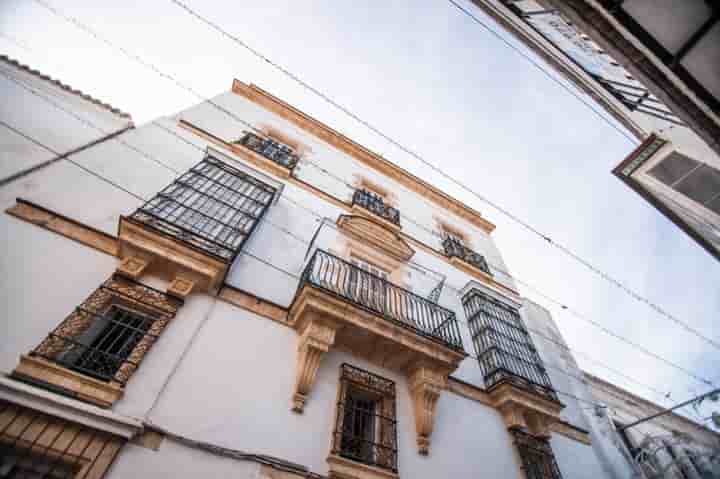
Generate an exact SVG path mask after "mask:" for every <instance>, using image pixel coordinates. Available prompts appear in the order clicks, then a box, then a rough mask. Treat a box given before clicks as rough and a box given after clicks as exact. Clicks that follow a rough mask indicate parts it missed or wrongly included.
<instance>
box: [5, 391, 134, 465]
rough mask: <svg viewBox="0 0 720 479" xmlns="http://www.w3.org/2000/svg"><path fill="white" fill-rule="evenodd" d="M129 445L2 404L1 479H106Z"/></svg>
mask: <svg viewBox="0 0 720 479" xmlns="http://www.w3.org/2000/svg"><path fill="white" fill-rule="evenodd" d="M123 443H124V441H123V440H122V439H120V438H119V437H116V436H113V435H111V434H109V433H105V432H102V431H98V430H95V429H91V428H89V427H86V426H83V425H80V424H77V423H73V422H70V421H67V420H64V419H60V418H57V417H54V416H50V415H48V414H44V413H41V412H39V411H35V410H33V409H28V408H25V407H22V406H19V405H17V404H14V403H11V402H7V401H4V400H0V478H2V479H5V478H7V479H11V478H12V479H40V478H44V479H75V478H86V477H88V478H89V477H102V475H103V474H104V473H105V472H106V470H107V469H108V467H109V466H110V464H111V463H112V461H113V460H114V458H115V456H116V455H117V452H118V451H119V449H120V447H121V446H122V444H123Z"/></svg>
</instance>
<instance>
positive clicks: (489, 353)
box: [463, 289, 557, 400]
mask: <svg viewBox="0 0 720 479" xmlns="http://www.w3.org/2000/svg"><path fill="white" fill-rule="evenodd" d="M463 307H464V308H465V314H466V315H467V317H468V324H469V327H470V334H471V335H472V339H473V344H474V346H475V352H476V353H477V355H478V361H479V363H480V369H482V371H483V376H484V380H485V386H486V387H488V388H491V387H493V386H494V385H496V384H498V383H501V382H504V381H511V382H514V383H516V384H518V385H520V386H521V387H523V388H525V389H529V390H531V391H534V392H537V393H539V394H541V395H543V396H546V397H548V398H550V399H553V400H557V395H556V394H555V391H554V389H553V387H552V384H551V383H550V378H549V377H548V375H547V371H546V370H545V367H544V366H543V362H542V360H541V359H540V355H539V354H538V352H537V350H536V349H535V346H534V344H533V342H532V339H531V338H530V334H529V333H528V332H527V329H526V328H525V325H524V324H523V321H522V319H521V318H520V314H519V313H518V311H517V310H516V309H515V308H513V307H511V306H508V305H506V304H503V303H502V302H500V301H498V300H496V299H495V298H493V297H491V296H489V295H486V294H483V293H481V292H480V291H478V290H476V289H473V290H471V291H469V292H468V293H467V294H465V296H464V297H463Z"/></svg>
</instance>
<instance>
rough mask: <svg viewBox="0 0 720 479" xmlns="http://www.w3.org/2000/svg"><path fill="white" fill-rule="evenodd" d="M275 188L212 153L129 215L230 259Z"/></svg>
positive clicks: (179, 238) (267, 202) (256, 220)
mask: <svg viewBox="0 0 720 479" xmlns="http://www.w3.org/2000/svg"><path fill="white" fill-rule="evenodd" d="M274 194H275V189H274V188H273V187H271V186H269V185H267V184H265V183H263V182H262V181H259V180H258V179H256V178H254V177H252V176H250V175H248V174H247V173H244V172H242V171H240V170H238V169H236V168H233V167H232V166H230V165H228V164H226V163H223V162H222V161H220V160H218V159H217V158H214V157H212V156H208V157H206V158H205V159H204V160H202V161H201V162H200V163H198V164H197V165H195V166H194V167H193V168H191V169H190V170H189V171H188V172H186V173H185V174H183V175H182V176H180V177H179V178H177V179H176V180H175V181H173V182H172V184H170V185H168V186H167V187H165V189H163V190H162V191H161V192H159V193H158V194H157V195H155V197H154V198H152V199H151V200H150V201H148V202H147V203H145V204H144V205H143V206H142V207H140V208H139V209H138V210H137V211H135V213H133V214H132V216H131V217H130V218H131V219H132V220H135V221H138V222H140V223H143V224H145V225H147V226H150V227H152V228H153V229H155V230H158V231H160V232H162V233H165V234H168V235H170V236H172V237H173V238H175V239H177V240H180V241H183V242H185V243H188V244H189V245H191V246H192V247H194V248H197V249H200V250H202V251H203V252H205V253H209V254H211V255H213V256H216V257H218V258H220V259H221V260H223V261H227V262H231V261H232V260H233V259H234V258H235V256H236V255H237V254H238V253H239V252H240V250H241V249H242V246H243V244H244V242H245V240H246V239H247V238H248V237H249V236H250V234H251V233H252V231H253V229H254V228H255V226H256V225H257V223H258V221H259V220H260V219H261V218H262V216H263V214H264V213H265V211H266V210H267V207H268V205H269V204H270V202H271V201H272V198H273V195H274Z"/></svg>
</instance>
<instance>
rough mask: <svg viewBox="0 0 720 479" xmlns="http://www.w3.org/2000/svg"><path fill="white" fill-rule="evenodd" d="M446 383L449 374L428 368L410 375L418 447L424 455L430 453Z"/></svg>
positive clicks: (421, 368)
mask: <svg viewBox="0 0 720 479" xmlns="http://www.w3.org/2000/svg"><path fill="white" fill-rule="evenodd" d="M446 383H447V374H442V372H440V371H438V370H437V369H434V368H431V367H428V366H421V367H417V368H414V369H413V370H411V372H410V374H409V381H408V387H409V388H410V397H412V401H413V410H414V412H415V430H416V433H417V446H418V452H419V453H420V454H422V455H427V454H428V452H429V451H430V436H432V432H433V428H434V426H435V410H436V406H437V401H438V398H439V397H440V392H441V391H442V390H443V389H445V386H446Z"/></svg>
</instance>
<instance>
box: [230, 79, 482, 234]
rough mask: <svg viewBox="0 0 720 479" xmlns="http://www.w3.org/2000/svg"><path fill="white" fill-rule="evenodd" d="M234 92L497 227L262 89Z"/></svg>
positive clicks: (242, 87) (463, 214)
mask: <svg viewBox="0 0 720 479" xmlns="http://www.w3.org/2000/svg"><path fill="white" fill-rule="evenodd" d="M232 91H233V93H236V94H238V95H241V96H243V97H245V98H247V99H248V100H250V101H252V102H253V103H256V104H257V105H260V106H262V107H263V108H265V109H267V110H269V111H271V112H273V113H275V114H277V115H279V116H281V117H283V118H284V119H286V120H288V121H289V122H291V123H293V124H295V125H297V126H298V127H300V128H302V129H303V130H305V131H307V132H309V133H311V134H313V135H315V136H316V137H318V138H320V139H321V140H323V141H325V142H327V143H328V144H330V145H332V146H334V147H335V148H337V149H339V150H340V151H342V152H343V153H346V154H348V155H351V156H352V157H354V158H355V159H356V160H358V161H360V162H361V163H363V164H365V165H367V166H369V167H370V168H373V169H374V170H376V171H378V172H380V173H382V174H383V175H385V176H387V177H389V178H392V179H393V180H395V181H397V182H398V183H400V184H401V185H403V186H404V187H406V188H408V189H409V190H411V191H414V192H415V193H418V194H420V195H422V196H424V197H425V198H427V199H428V200H430V201H432V202H433V203H435V204H437V205H438V206H440V207H441V208H444V209H446V210H448V211H450V212H452V213H454V214H456V215H457V216H459V217H460V218H463V219H465V220H466V221H469V222H470V223H472V224H473V225H475V226H476V227H478V228H480V229H482V230H483V231H485V232H487V233H491V232H492V231H493V230H494V229H495V225H494V224H492V223H491V222H490V221H488V220H486V219H485V218H483V217H482V215H481V214H480V213H479V212H478V211H476V210H474V209H472V208H470V207H469V206H467V205H466V204H465V203H463V202H461V201H459V200H456V199H455V198H452V197H450V196H448V195H447V194H445V193H443V192H442V191H440V190H439V189H437V188H435V187H434V186H432V185H430V184H429V183H426V182H425V181H423V180H421V179H420V178H418V177H416V176H414V175H413V174H411V173H409V172H407V171H405V170H403V169H402V168H400V167H399V166H397V165H395V164H394V163H392V162H390V161H388V160H386V159H385V158H383V157H381V156H380V155H378V154H376V153H373V152H372V151H370V150H368V149H367V148H365V147H363V146H361V145H359V144H358V143H355V142H354V141H352V140H351V139H350V138H348V137H346V136H345V135H343V134H341V133H339V132H337V131H335V130H333V129H332V128H330V127H329V126H327V125H325V124H324V123H321V122H320V121H318V120H316V119H314V118H311V117H310V116H308V115H306V114H305V113H303V112H301V111H300V110H298V109H297V108H294V107H292V106H291V105H288V104H287V103H285V102H284V101H282V100H280V99H279V98H277V97H275V96H273V95H271V94H270V93H268V92H266V91H265V90H263V89H262V88H259V87H257V86H256V85H247V84H245V83H243V82H241V81H239V80H234V81H233V85H232Z"/></svg>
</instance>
